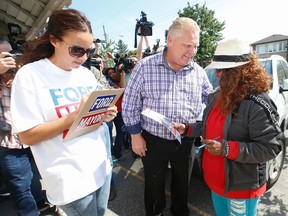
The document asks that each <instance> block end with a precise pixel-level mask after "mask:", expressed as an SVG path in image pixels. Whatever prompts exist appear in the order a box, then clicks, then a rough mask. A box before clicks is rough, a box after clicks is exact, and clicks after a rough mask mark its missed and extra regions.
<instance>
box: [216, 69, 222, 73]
mask: <svg viewBox="0 0 288 216" xmlns="http://www.w3.org/2000/svg"><path fill="white" fill-rule="evenodd" d="M223 70H224V69H215V72H216V73H220V72H221V71H223Z"/></svg>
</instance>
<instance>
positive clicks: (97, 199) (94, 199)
mask: <svg viewBox="0 0 288 216" xmlns="http://www.w3.org/2000/svg"><path fill="white" fill-rule="evenodd" d="M111 175H112V172H111V173H110V174H109V175H108V176H106V178H105V183H104V185H103V186H102V187H100V188H99V189H98V190H96V191H94V192H93V193H91V194H89V195H87V196H85V197H83V198H80V199H78V200H76V201H74V202H71V203H68V204H66V205H62V206H60V208H61V209H62V210H63V211H64V212H65V213H66V214H67V215H69V216H104V215H105V212H106V209H107V205H108V198H109V193H110V181H111Z"/></svg>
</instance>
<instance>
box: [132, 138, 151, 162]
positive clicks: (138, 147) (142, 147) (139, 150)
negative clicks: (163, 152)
mask: <svg viewBox="0 0 288 216" xmlns="http://www.w3.org/2000/svg"><path fill="white" fill-rule="evenodd" d="M131 138H132V150H133V151H134V152H135V154H137V155H139V156H140V157H145V156H146V151H147V148H146V141H145V140H144V139H143V137H142V135H141V134H140V133H139V134H131Z"/></svg>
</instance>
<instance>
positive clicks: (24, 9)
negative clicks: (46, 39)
mask: <svg viewBox="0 0 288 216" xmlns="http://www.w3.org/2000/svg"><path fill="white" fill-rule="evenodd" d="M71 1H72V0H51V1H50V0H1V1H0V35H1V36H2V37H5V38H6V37H8V34H9V30H8V23H13V24H14V25H15V24H17V25H19V26H20V27H21V30H22V33H21V34H18V35H17V36H16V35H15V36H13V37H14V39H15V40H30V39H34V38H35V37H36V36H37V35H38V34H39V33H40V32H41V31H42V30H43V29H44V28H45V26H46V20H47V18H48V17H49V16H50V14H51V12H52V11H53V10H55V9H60V8H63V7H68V6H70V4H71Z"/></svg>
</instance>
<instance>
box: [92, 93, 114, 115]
mask: <svg viewBox="0 0 288 216" xmlns="http://www.w3.org/2000/svg"><path fill="white" fill-rule="evenodd" d="M115 97H116V95H115V94H114V95H104V96H98V97H97V98H96V100H95V102H94V103H93V104H92V106H91V108H90V109H89V112H94V111H96V110H100V109H107V108H108V107H109V106H110V104H111V103H112V102H113V100H114V99H115Z"/></svg>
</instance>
